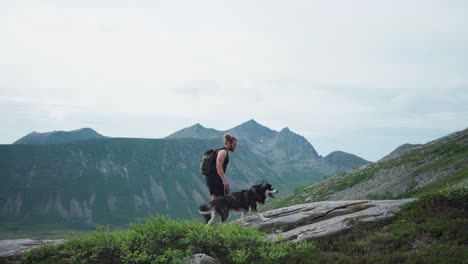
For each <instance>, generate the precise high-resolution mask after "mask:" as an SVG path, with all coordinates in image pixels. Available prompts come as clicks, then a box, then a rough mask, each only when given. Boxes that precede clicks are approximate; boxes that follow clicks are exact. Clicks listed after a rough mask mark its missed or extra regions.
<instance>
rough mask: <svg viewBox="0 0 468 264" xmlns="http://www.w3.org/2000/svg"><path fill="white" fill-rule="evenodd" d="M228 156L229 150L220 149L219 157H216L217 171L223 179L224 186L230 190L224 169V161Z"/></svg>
mask: <svg viewBox="0 0 468 264" xmlns="http://www.w3.org/2000/svg"><path fill="white" fill-rule="evenodd" d="M226 156H227V150H224V149H223V150H220V151H219V152H218V157H217V158H216V171H217V172H218V175H219V177H220V178H221V180H222V181H223V184H224V188H225V189H226V190H227V191H228V190H229V182H228V181H227V179H226V176H225V175H224V170H223V163H224V159H226Z"/></svg>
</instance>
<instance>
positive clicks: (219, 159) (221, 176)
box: [200, 134, 237, 200]
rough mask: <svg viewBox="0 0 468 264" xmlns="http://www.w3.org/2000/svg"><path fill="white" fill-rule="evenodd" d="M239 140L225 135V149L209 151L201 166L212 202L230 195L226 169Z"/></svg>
mask: <svg viewBox="0 0 468 264" xmlns="http://www.w3.org/2000/svg"><path fill="white" fill-rule="evenodd" d="M236 147H237V138H236V137H233V136H231V135H230V134H225V135H224V147H222V148H220V149H217V150H213V149H211V150H208V151H207V152H206V153H205V155H204V156H203V159H202V162H201V164H200V169H201V173H202V174H203V175H205V176H206V177H205V180H206V185H207V186H208V189H209V190H210V196H211V200H214V199H216V198H219V197H221V196H226V195H227V194H228V193H229V182H228V180H227V178H226V168H227V165H228V163H229V153H228V152H229V151H231V152H234V150H236Z"/></svg>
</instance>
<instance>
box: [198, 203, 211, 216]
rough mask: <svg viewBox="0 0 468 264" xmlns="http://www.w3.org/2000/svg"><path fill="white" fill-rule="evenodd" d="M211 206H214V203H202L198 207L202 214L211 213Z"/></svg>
mask: <svg viewBox="0 0 468 264" xmlns="http://www.w3.org/2000/svg"><path fill="white" fill-rule="evenodd" d="M211 208H213V205H212V204H211V203H209V204H202V205H200V207H199V208H198V212H199V213H200V214H204V215H205V214H211Z"/></svg>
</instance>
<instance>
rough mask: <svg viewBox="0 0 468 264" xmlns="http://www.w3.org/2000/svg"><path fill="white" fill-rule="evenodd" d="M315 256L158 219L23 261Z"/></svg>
mask: <svg viewBox="0 0 468 264" xmlns="http://www.w3.org/2000/svg"><path fill="white" fill-rule="evenodd" d="M313 252H315V250H314V244H312V243H306V242H302V243H298V244H294V245H293V244H290V243H289V242H286V241H283V242H280V243H275V244H271V243H269V242H267V241H266V234H265V233H261V232H260V231H257V230H249V229H245V228H244V227H242V226H240V225H238V224H230V225H213V226H209V227H205V225H204V224H202V223H201V222H195V221H188V220H182V221H173V220H171V219H170V218H168V217H166V216H157V217H150V218H148V219H147V220H145V221H144V222H141V221H140V222H137V223H134V224H131V225H130V228H129V230H127V231H117V232H116V231H114V232H111V231H109V230H108V229H107V228H104V227H100V228H98V230H96V231H94V232H92V233H90V234H88V235H82V234H78V235H74V236H71V237H69V238H68V242H67V243H65V244H62V245H58V246H44V247H42V248H40V249H37V250H32V251H30V252H28V253H25V254H24V255H23V258H22V260H21V263H177V262H178V261H179V260H180V259H183V258H184V257H186V256H191V255H193V254H196V253H205V254H207V255H209V256H211V257H213V258H216V259H218V260H219V261H220V262H221V263H291V262H290V261H292V263H298V262H299V263H300V262H305V261H307V260H308V259H310V254H311V253H313Z"/></svg>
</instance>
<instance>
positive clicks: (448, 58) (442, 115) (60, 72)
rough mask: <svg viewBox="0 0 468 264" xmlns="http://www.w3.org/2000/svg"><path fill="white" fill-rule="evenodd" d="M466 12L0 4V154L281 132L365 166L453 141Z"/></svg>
mask: <svg viewBox="0 0 468 264" xmlns="http://www.w3.org/2000/svg"><path fill="white" fill-rule="evenodd" d="M466 25H468V2H466V1H271V0H270V1H252V0H251V1H110V0H109V1H71V0H70V1H52V0H49V1H2V2H1V3H0V36H1V41H0V123H1V124H2V129H1V131H0V143H1V144H10V143H12V142H14V141H15V140H17V139H19V138H20V137H22V136H24V135H25V134H27V133H30V132H32V131H38V132H46V131H51V130H73V129H78V128H82V127H91V128H93V129H95V130H96V131H98V132H99V133H101V134H104V135H107V136H113V137H144V138H161V137H165V136H167V135H169V134H171V133H173V132H175V131H176V130H179V129H181V128H184V127H187V126H191V125H193V124H195V123H198V122H199V123H201V124H202V125H204V126H206V127H211V128H216V129H219V130H225V129H229V128H232V127H234V126H236V125H239V124H240V123H242V122H245V121H247V120H249V119H255V120H256V121H258V122H259V123H261V124H263V125H265V126H268V127H270V128H272V129H274V130H281V129H282V128H283V127H289V128H290V129H291V130H292V131H294V132H296V133H298V134H301V135H303V136H305V137H306V138H307V139H308V140H309V141H310V142H311V144H312V145H313V146H314V147H315V148H316V149H317V151H318V152H319V154H321V155H324V156H325V155H327V154H328V153H330V152H331V151H334V150H343V151H346V152H349V153H353V154H356V155H359V156H361V157H363V158H365V159H368V160H371V161H375V160H378V159H379V158H381V157H383V156H384V155H386V154H388V153H389V152H390V151H392V150H393V149H395V148H396V147H398V146H399V145H402V144H404V143H426V142H427V141H430V140H433V139H435V138H437V137H440V136H444V135H446V134H448V133H451V132H455V131H458V130H461V129H464V128H466V127H468V48H467V47H468V27H467V26H466Z"/></svg>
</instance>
